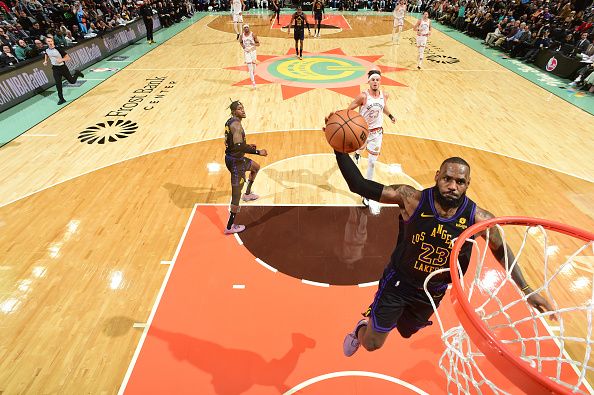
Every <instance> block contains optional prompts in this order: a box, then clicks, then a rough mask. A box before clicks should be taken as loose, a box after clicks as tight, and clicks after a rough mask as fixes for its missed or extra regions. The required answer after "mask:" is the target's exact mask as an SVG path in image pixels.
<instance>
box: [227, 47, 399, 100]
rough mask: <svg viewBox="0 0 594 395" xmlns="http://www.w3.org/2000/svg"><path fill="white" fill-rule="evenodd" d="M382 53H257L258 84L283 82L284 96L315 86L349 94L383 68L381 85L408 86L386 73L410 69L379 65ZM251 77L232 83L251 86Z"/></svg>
mask: <svg viewBox="0 0 594 395" xmlns="http://www.w3.org/2000/svg"><path fill="white" fill-rule="evenodd" d="M382 56H383V55H365V56H348V55H347V54H345V53H344V52H343V51H342V50H341V49H340V48H334V49H331V50H328V51H324V52H319V53H304V54H303V59H297V58H296V57H295V52H294V50H289V51H288V52H287V53H286V54H284V55H279V56H277V55H258V64H257V66H256V70H255V75H256V82H257V84H258V85H262V84H279V85H281V90H282V95H283V99H285V100H286V99H289V98H291V97H293V96H297V95H299V94H302V93H305V92H308V91H310V90H313V89H317V88H323V89H328V90H331V91H334V92H337V93H341V94H343V95H347V96H349V97H355V96H356V95H358V94H359V92H360V86H361V85H364V84H367V71H368V70H372V69H379V70H381V71H382V85H384V86H386V85H390V86H401V87H405V86H406V85H404V84H402V83H400V82H397V81H395V80H393V79H391V78H389V77H387V76H385V74H384V73H387V72H399V71H407V70H408V69H406V68H402V67H393V66H387V65H376V64H374V62H375V61H376V60H378V59H380V58H381V57H382ZM226 69H228V70H238V71H247V68H246V66H233V67H226ZM251 84H252V82H251V80H250V78H246V79H244V80H243V81H239V82H237V83H235V84H233V85H235V86H238V85H239V86H241V85H247V86H251Z"/></svg>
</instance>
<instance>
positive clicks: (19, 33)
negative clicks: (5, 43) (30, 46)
mask: <svg viewBox="0 0 594 395" xmlns="http://www.w3.org/2000/svg"><path fill="white" fill-rule="evenodd" d="M14 34H15V35H16V37H17V39H23V40H25V41H28V42H33V40H32V38H31V36H29V33H28V32H26V31H25V30H24V29H23V26H22V25H21V24H20V23H17V24H16V25H15V27H14Z"/></svg>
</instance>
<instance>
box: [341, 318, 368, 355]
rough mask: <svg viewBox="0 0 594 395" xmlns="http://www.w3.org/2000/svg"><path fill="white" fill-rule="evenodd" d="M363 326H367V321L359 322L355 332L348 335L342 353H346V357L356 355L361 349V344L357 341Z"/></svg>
mask: <svg viewBox="0 0 594 395" xmlns="http://www.w3.org/2000/svg"><path fill="white" fill-rule="evenodd" d="M363 325H365V326H367V320H366V319H362V320H361V321H359V322H357V326H355V330H353V331H352V332H351V333H349V334H347V335H346V336H345V338H344V341H343V343H342V351H343V352H344V355H345V357H350V356H352V355H353V354H354V353H356V352H357V350H358V349H359V347H361V343H359V339H357V335H356V333H357V329H359V328H360V327H362V326H363Z"/></svg>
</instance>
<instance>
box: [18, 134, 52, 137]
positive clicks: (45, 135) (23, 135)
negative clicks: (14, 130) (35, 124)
mask: <svg viewBox="0 0 594 395" xmlns="http://www.w3.org/2000/svg"><path fill="white" fill-rule="evenodd" d="M56 136H58V135H57V134H26V133H25V134H22V135H21V136H19V137H56Z"/></svg>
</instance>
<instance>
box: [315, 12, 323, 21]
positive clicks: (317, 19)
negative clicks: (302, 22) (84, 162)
mask: <svg viewBox="0 0 594 395" xmlns="http://www.w3.org/2000/svg"><path fill="white" fill-rule="evenodd" d="M314 19H315V20H316V21H321V20H322V13H321V12H320V13H317V12H316V13H314Z"/></svg>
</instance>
